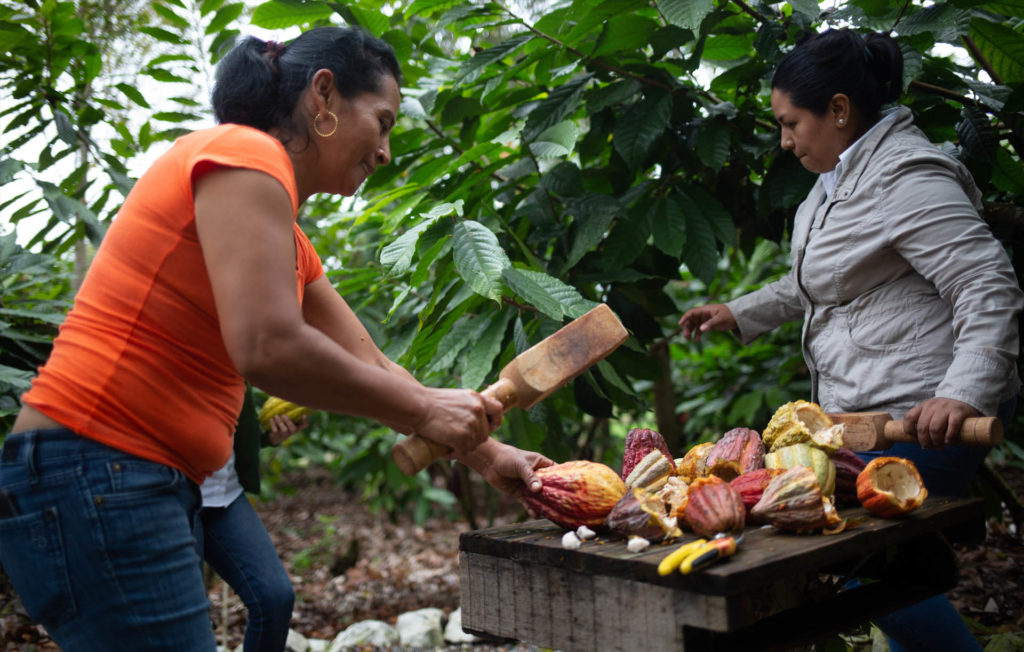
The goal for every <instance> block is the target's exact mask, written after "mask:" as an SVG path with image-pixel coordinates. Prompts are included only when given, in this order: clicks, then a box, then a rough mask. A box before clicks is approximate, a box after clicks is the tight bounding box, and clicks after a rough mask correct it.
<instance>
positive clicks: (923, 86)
mask: <svg viewBox="0 0 1024 652" xmlns="http://www.w3.org/2000/svg"><path fill="white" fill-rule="evenodd" d="M910 87H911V88H916V89H917V90H919V91H923V92H925V93H931V94H933V95H939V96H941V97H944V98H946V99H948V100H954V101H956V102H960V103H961V104H971V105H974V106H976V107H978V108H979V109H982V110H984V111H987V112H988V113H991V114H992V115H996V113H997V111H996V110H995V109H993V108H992V107H990V106H989V105H987V104H985V103H984V102H979V101H978V100H975V99H971V98H969V97H967V96H966V95H961V94H960V93H957V92H956V91H951V90H949V89H948V88H943V87H941V86H936V85H935V84H929V83H928V82H923V81H918V80H916V79H913V80H911V81H910Z"/></svg>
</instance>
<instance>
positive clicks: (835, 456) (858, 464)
mask: <svg viewBox="0 0 1024 652" xmlns="http://www.w3.org/2000/svg"><path fill="white" fill-rule="evenodd" d="M832 463H833V464H835V465H836V488H835V491H834V492H833V494H832V495H833V496H834V497H835V501H836V505H838V506H840V507H844V506H849V505H859V504H860V499H859V498H857V476H858V475H860V472H861V471H863V470H864V467H865V466H867V462H865V461H864V460H862V459H861V458H860V456H859V455H857V454H856V453H854V452H853V451H852V450H850V449H849V448H838V449H836V452H835V453H832Z"/></svg>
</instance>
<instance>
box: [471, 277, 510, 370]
mask: <svg viewBox="0 0 1024 652" xmlns="http://www.w3.org/2000/svg"><path fill="white" fill-rule="evenodd" d="M509 269H511V268H509ZM514 314H515V312H514V311H513V310H499V311H497V312H496V313H494V314H493V315H492V316H491V317H490V319H489V322H488V324H487V327H486V328H485V329H484V331H483V332H482V333H480V336H479V338H477V341H476V342H475V343H474V344H473V346H472V347H470V349H469V351H467V352H466V359H465V361H464V362H463V365H462V369H463V370H462V383H463V387H467V388H469V389H477V388H479V387H480V386H481V385H483V384H484V381H485V380H486V379H487V376H488V374H489V373H490V370H491V367H492V366H493V365H494V360H495V358H497V357H498V354H499V353H501V345H502V343H503V342H504V341H505V333H506V331H508V322H509V320H511V319H512V315H514Z"/></svg>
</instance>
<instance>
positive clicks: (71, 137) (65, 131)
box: [53, 109, 78, 145]
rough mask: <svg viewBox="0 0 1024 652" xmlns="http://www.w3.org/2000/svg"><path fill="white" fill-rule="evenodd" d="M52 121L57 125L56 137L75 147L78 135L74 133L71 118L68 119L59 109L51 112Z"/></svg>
mask: <svg viewBox="0 0 1024 652" xmlns="http://www.w3.org/2000/svg"><path fill="white" fill-rule="evenodd" d="M53 121H54V123H55V124H56V125H57V136H58V137H60V139H61V140H63V141H64V142H65V143H67V144H68V145H75V144H77V143H78V134H77V133H76V132H75V127H74V125H72V124H71V118H69V117H68V114H67V113H64V112H63V111H61V110H60V109H55V110H54V112H53Z"/></svg>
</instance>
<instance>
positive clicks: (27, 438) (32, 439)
mask: <svg viewBox="0 0 1024 652" xmlns="http://www.w3.org/2000/svg"><path fill="white" fill-rule="evenodd" d="M38 434H39V433H38V431H31V432H26V433H25V434H24V435H22V437H23V438H24V439H23V440H22V446H24V447H25V450H24V451H23V452H22V455H24V456H25V469H26V470H27V471H28V478H29V481H30V482H31V483H32V484H38V483H39V469H38V468H36V438H37V436H38Z"/></svg>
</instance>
